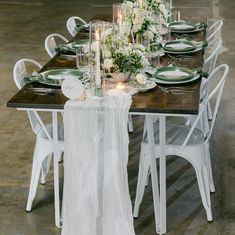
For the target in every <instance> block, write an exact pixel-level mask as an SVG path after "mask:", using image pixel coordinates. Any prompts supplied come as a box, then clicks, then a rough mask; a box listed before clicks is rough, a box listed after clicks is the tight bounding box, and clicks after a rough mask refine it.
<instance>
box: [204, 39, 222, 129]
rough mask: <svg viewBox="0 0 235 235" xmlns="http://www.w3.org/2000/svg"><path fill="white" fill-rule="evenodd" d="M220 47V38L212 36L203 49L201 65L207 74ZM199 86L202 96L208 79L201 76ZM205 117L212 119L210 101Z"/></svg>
mask: <svg viewBox="0 0 235 235" xmlns="http://www.w3.org/2000/svg"><path fill="white" fill-rule="evenodd" d="M221 48H222V39H221V38H214V39H213V40H211V41H210V42H209V44H208V47H207V49H206V51H205V58H204V65H203V69H204V71H207V72H208V74H210V73H211V72H212V71H213V70H214V69H215V66H216V62H217V58H218V55H219V52H220V50H221ZM201 87H202V91H201V94H202V96H204V95H205V92H206V91H207V90H208V89H207V87H209V80H207V79H205V78H203V79H202V86H201ZM202 98H203V97H202ZM207 117H208V118H207V119H208V120H211V119H212V113H211V108H210V103H208V106H207ZM205 121H206V119H205ZM206 122H207V121H206ZM205 126H208V124H206V123H205Z"/></svg>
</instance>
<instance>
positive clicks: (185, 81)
mask: <svg viewBox="0 0 235 235" xmlns="http://www.w3.org/2000/svg"><path fill="white" fill-rule="evenodd" d="M199 77H200V75H199V74H197V75H195V76H194V77H192V78H190V79H188V80H182V81H177V82H176V81H174V82H173V81H164V80H160V79H157V78H152V79H151V80H153V81H155V82H156V83H159V84H169V85H173V84H174V85H175V84H184V83H189V82H193V81H196V80H197V79H198V78H199Z"/></svg>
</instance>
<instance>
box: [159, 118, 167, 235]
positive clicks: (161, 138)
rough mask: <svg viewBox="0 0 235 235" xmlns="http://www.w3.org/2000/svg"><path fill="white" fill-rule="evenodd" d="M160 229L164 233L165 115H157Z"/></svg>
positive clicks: (160, 232)
mask: <svg viewBox="0 0 235 235" xmlns="http://www.w3.org/2000/svg"><path fill="white" fill-rule="evenodd" d="M159 147H160V160H159V161H160V163H159V171H160V227H159V229H160V231H159V234H165V233H166V116H164V115H162V116H160V117H159Z"/></svg>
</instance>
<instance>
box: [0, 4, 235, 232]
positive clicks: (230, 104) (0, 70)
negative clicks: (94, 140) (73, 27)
mask: <svg viewBox="0 0 235 235" xmlns="http://www.w3.org/2000/svg"><path fill="white" fill-rule="evenodd" d="M111 3H112V1H111V0H93V1H91V0H87V1H82V0H67V1H63V0H50V1H47V0H8V1H4V0H0V32H1V33H0V42H1V43H0V58H1V59H0V81H1V85H0V95H1V99H0V162H1V164H0V235H52V234H53V235H58V234H60V230H59V229H58V228H56V227H55V226H54V209H53V174H52V172H50V174H49V178H48V182H47V184H46V185H44V186H42V185H39V187H38V192H37V195H36V199H35V201H34V204H33V210H32V212H31V213H26V212H25V205H26V199H27V193H28V186H29V179H30V174H31V164H32V154H33V149H34V143H35V136H34V134H33V132H32V130H31V128H30V125H29V121H28V119H27V116H26V113H25V112H23V111H16V110H14V109H9V108H6V102H7V100H8V99H9V98H11V96H13V95H14V94H15V92H16V91H17V89H16V87H15V84H14V82H13V78H12V69H13V66H14V64H15V62H16V61H17V60H18V59H20V58H25V57H26V58H33V59H36V60H37V61H39V62H40V63H41V64H44V63H45V62H46V61H48V59H49V57H48V55H47V54H46V51H45V49H44V47H43V45H44V40H45V38H46V36H47V35H48V34H49V33H52V32H58V33H61V34H64V35H65V36H66V37H68V38H69V34H68V33H67V31H66V27H65V22H66V19H67V18H68V17H69V16H71V15H79V16H81V17H83V18H84V19H87V20H88V19H89V18H91V17H92V16H93V15H95V14H102V13H108V12H110V13H111V6H110V5H111ZM173 5H174V6H176V7H179V8H181V9H182V14H183V15H201V16H207V17H209V18H216V19H223V20H224V26H223V35H222V36H223V45H224V48H223V51H222V53H221V55H220V56H219V61H218V62H219V63H227V64H228V65H229V66H230V68H231V70H230V74H229V79H228V81H227V84H226V86H225V91H224V95H223V99H222V103H221V108H220V112H219V114H218V119H217V123H216V127H215V130H214V133H213V136H212V139H211V147H212V148H211V155H212V158H213V160H212V161H213V171H214V178H215V183H216V193H215V194H212V197H211V200H212V204H213V216H214V221H213V223H208V222H207V221H206V217H205V211H204V209H203V207H202V204H201V200H200V195H199V191H198V186H197V181H196V178H195V173H194V171H193V169H192V167H191V166H190V165H189V163H187V162H185V161H184V160H180V159H178V158H176V157H170V158H169V159H168V160H167V228H168V234H171V235H181V234H184V235H193V234H198V235H199V234H200V235H202V234H203V235H219V234H230V235H232V234H235V200H234V199H235V195H234V193H235V156H234V152H235V151H234V150H235V145H234V137H235V102H234V101H235V93H234V86H235V76H234V71H235V70H234V69H235V56H234V53H235V44H234V38H235V31H234V25H235V15H234V10H235V1H233V0H221V1H219V0H197V1H196V0H194V1H190V0H173ZM141 123H142V119H141V118H140V117H135V118H134V129H135V131H134V133H132V134H131V135H130V139H131V144H130V163H129V176H130V180H129V181H130V182H129V183H130V193H131V197H132V199H133V200H134V196H135V186H136V174H137V164H138V154H139V143H140V141H141V134H142V128H141ZM61 168H62V164H61ZM62 180H63V177H61V186H62ZM135 229H136V234H137V235H152V234H155V232H154V217H153V206H152V194H151V186H150V187H148V188H146V193H145V197H144V200H143V203H142V206H141V209H140V217H139V218H138V219H136V220H135Z"/></svg>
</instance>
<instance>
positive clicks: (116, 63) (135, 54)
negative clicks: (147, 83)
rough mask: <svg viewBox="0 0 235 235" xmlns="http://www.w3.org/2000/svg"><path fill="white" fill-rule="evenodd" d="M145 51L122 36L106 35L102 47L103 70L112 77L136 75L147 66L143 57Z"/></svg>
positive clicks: (113, 33) (117, 34) (116, 34)
mask: <svg viewBox="0 0 235 235" xmlns="http://www.w3.org/2000/svg"><path fill="white" fill-rule="evenodd" d="M145 50H146V49H145V47H144V46H142V45H140V44H133V43H131V42H129V39H128V37H126V36H124V35H123V34H119V33H115V32H114V31H112V32H110V33H109V34H107V33H106V39H105V42H104V44H103V46H102V65H103V70H104V71H105V72H106V73H107V74H108V75H110V76H112V77H114V76H115V74H116V76H117V74H119V76H120V74H122V75H123V76H124V77H125V78H128V77H130V75H131V74H138V73H139V72H141V71H142V70H143V68H145V67H146V66H148V65H149V63H148V60H147V59H146V58H145V56H144V54H145ZM123 79H124V78H123Z"/></svg>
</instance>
